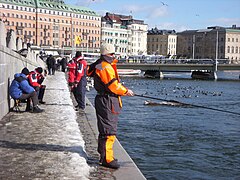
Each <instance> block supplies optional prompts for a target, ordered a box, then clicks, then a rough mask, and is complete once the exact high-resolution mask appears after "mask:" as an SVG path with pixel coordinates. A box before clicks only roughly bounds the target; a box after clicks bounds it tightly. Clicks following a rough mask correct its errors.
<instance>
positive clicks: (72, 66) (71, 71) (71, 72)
mask: <svg viewBox="0 0 240 180" xmlns="http://www.w3.org/2000/svg"><path fill="white" fill-rule="evenodd" d="M67 69H68V85H69V86H70V88H71V91H72V92H73V90H74V80H75V73H76V63H75V62H74V60H73V59H71V60H70V61H69V62H68V64H67Z"/></svg>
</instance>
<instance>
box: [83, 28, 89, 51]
mask: <svg viewBox="0 0 240 180" xmlns="http://www.w3.org/2000/svg"><path fill="white" fill-rule="evenodd" d="M82 35H83V36H86V38H87V53H88V35H89V33H88V32H83V33H82Z"/></svg>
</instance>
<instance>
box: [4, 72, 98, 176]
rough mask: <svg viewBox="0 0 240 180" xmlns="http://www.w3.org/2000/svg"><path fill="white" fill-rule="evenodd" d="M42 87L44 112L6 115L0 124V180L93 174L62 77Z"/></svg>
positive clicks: (64, 80)
mask: <svg viewBox="0 0 240 180" xmlns="http://www.w3.org/2000/svg"><path fill="white" fill-rule="evenodd" d="M45 83H46V85H47V89H46V92H45V97H44V100H45V101H46V104H45V105H41V108H43V109H45V112H43V113H39V114H33V113H29V112H22V113H16V112H10V113H9V114H7V115H6V116H5V117H4V118H3V119H2V120H0V156H1V159H0V169H1V171H0V179H3V180H11V179H14V180H15V179H34V180H38V179H61V180H62V179H73V180H74V179H78V180H79V179H88V177H89V173H90V171H93V168H92V167H90V166H89V165H88V164H87V160H86V159H87V155H86V153H85V145H84V141H83V138H82V134H81V132H80V130H79V127H78V123H77V121H76V118H77V116H76V113H75V111H74V109H73V103H72V100H71V98H70V93H69V91H68V87H67V83H66V79H65V76H64V74H63V73H60V72H57V73H56V75H55V76H48V78H47V79H46V82H45ZM21 109H24V107H22V108H21Z"/></svg>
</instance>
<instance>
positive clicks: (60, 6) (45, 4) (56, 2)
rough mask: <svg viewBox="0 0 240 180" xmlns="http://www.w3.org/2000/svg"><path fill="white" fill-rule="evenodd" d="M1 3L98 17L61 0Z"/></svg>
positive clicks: (13, 0)
mask: <svg viewBox="0 0 240 180" xmlns="http://www.w3.org/2000/svg"><path fill="white" fill-rule="evenodd" d="M0 2H1V3H6V4H14V5H19V6H30V7H35V8H42V9H48V10H57V11H64V12H69V13H75V14H85V15H92V16H99V15H97V14H96V12H95V11H93V10H91V9H89V8H87V7H82V6H74V5H67V4H65V3H64V1H63V0H0Z"/></svg>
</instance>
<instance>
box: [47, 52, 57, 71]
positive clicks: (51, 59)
mask: <svg viewBox="0 0 240 180" xmlns="http://www.w3.org/2000/svg"><path fill="white" fill-rule="evenodd" d="M46 64H47V68H48V74H49V75H54V74H55V70H56V60H55V58H54V57H53V55H51V54H50V55H49V56H48V58H47V60H46Z"/></svg>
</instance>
